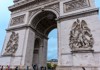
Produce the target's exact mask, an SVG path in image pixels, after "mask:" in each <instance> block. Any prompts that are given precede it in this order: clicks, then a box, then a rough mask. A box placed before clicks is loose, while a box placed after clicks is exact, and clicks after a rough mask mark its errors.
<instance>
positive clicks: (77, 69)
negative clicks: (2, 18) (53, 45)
mask: <svg viewBox="0 0 100 70" xmlns="http://www.w3.org/2000/svg"><path fill="white" fill-rule="evenodd" d="M9 10H10V11H11V20H10V23H9V26H8V28H7V29H6V31H7V34H6V37H5V41H4V45H3V49H2V52H1V55H0V65H2V66H7V65H10V66H11V67H16V66H22V67H27V66H30V68H32V65H36V66H37V68H38V69H40V67H47V43H48V34H49V32H50V31H51V30H53V29H54V28H57V30H58V67H57V70H100V40H99V38H100V20H99V18H98V11H99V10H98V8H96V7H95V5H94V0H14V5H12V6H10V7H9Z"/></svg>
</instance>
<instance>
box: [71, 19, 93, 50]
mask: <svg viewBox="0 0 100 70" xmlns="http://www.w3.org/2000/svg"><path fill="white" fill-rule="evenodd" d="M69 40H70V42H69V46H70V48H71V49H72V51H76V50H92V47H93V44H94V39H93V36H92V34H91V30H90V29H89V28H88V25H87V23H86V21H85V20H82V21H81V22H80V20H79V19H77V21H75V22H74V23H73V25H72V28H71V31H70V38H69Z"/></svg>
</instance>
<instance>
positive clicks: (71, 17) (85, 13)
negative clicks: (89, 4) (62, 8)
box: [56, 8, 99, 21]
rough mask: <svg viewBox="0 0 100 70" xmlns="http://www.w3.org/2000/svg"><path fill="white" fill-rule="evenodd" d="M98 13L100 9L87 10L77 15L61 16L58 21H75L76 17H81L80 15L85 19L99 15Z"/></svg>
mask: <svg viewBox="0 0 100 70" xmlns="http://www.w3.org/2000/svg"><path fill="white" fill-rule="evenodd" d="M98 12H99V8H93V9H89V10H85V11H81V12H76V13H72V14H67V15H64V16H60V17H59V18H57V19H56V20H57V21H60V20H63V19H73V18H74V17H75V16H76V17H80V15H83V17H84V16H88V15H92V14H98Z"/></svg>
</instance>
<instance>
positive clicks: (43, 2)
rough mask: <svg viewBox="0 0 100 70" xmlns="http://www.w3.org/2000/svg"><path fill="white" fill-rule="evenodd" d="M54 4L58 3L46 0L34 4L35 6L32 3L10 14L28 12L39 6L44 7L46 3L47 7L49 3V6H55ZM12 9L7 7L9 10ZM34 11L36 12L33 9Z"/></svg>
mask: <svg viewBox="0 0 100 70" xmlns="http://www.w3.org/2000/svg"><path fill="white" fill-rule="evenodd" d="M29 1H30V2H31V0H29ZM25 2H26V3H27V1H25ZM55 2H56V3H58V1H57V0H55V1H54V0H46V1H42V2H39V3H36V4H35V3H32V4H30V5H29V6H24V7H19V8H17V9H15V10H13V12H12V14H15V13H18V12H22V11H25V10H30V9H32V8H33V9H34V8H36V7H39V6H40V8H41V6H42V5H45V4H47V3H48V5H49V3H51V5H52V4H55ZM18 5H19V4H18ZM16 6H17V5H16ZM13 7H15V6H11V7H9V9H10V8H13ZM37 9H39V8H37ZM34 10H36V9H34Z"/></svg>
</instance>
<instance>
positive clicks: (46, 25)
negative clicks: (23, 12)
mask: <svg viewBox="0 0 100 70" xmlns="http://www.w3.org/2000/svg"><path fill="white" fill-rule="evenodd" d="M56 18H57V17H56V15H55V14H54V13H53V12H50V11H42V12H41V13H39V14H38V15H36V17H35V18H34V19H33V20H32V24H31V25H32V26H33V27H34V28H35V29H36V30H37V31H38V32H40V33H42V34H44V35H48V34H49V32H50V31H51V30H53V29H54V28H57V22H56V20H55V19H56Z"/></svg>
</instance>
